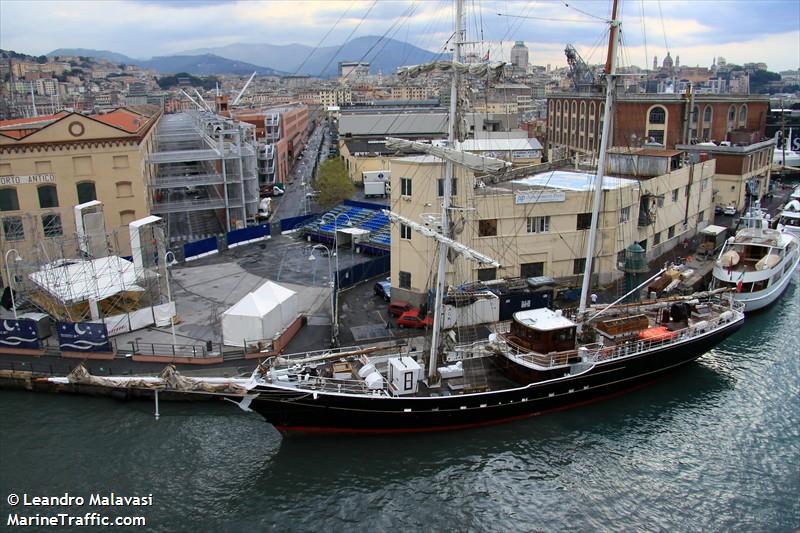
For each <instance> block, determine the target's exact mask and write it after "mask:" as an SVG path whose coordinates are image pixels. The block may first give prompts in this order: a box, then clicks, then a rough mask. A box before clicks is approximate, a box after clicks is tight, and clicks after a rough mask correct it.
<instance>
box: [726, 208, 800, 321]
mask: <svg viewBox="0 0 800 533" xmlns="http://www.w3.org/2000/svg"><path fill="white" fill-rule="evenodd" d="M769 223H770V220H769V218H768V217H767V216H766V215H765V213H764V212H763V211H762V209H761V206H760V204H759V202H754V203H753V205H752V206H751V208H750V209H749V210H748V211H747V213H746V214H745V216H744V217H742V219H741V224H742V229H740V230H739V231H737V232H736V235H735V236H734V237H731V238H729V239H728V240H727V241H726V243H725V244H724V245H723V247H722V249H721V250H720V255H719V258H718V259H717V262H716V264H715V265H714V270H713V272H712V275H713V276H714V279H713V281H712V287H728V288H732V289H735V290H736V293H735V294H734V296H733V298H734V299H735V300H736V301H738V302H741V303H743V304H744V306H745V311H746V312H750V311H756V310H758V309H763V308H765V307H767V306H768V305H770V304H771V303H773V302H775V300H777V299H778V297H780V295H781V294H783V292H784V291H785V290H786V287H788V286H789V282H790V281H791V279H792V274H793V273H794V271H795V270H796V269H797V265H798V264H799V263H800V238H799V237H798V236H797V235H793V234H792V233H791V232H790V231H788V230H787V229H786V228H785V227H784V226H781V228H780V229H771V228H770V227H769Z"/></svg>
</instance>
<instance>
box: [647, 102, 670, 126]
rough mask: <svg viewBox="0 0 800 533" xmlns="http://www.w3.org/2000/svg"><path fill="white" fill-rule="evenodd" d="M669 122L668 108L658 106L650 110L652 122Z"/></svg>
mask: <svg viewBox="0 0 800 533" xmlns="http://www.w3.org/2000/svg"><path fill="white" fill-rule="evenodd" d="M666 122H667V110H666V109H664V108H663V107H661V106H656V107H654V108H653V109H651V110H650V124H665V123H666Z"/></svg>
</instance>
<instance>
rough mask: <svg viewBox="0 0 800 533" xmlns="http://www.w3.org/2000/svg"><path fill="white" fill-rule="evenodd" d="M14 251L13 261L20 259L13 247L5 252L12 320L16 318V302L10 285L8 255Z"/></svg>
mask: <svg viewBox="0 0 800 533" xmlns="http://www.w3.org/2000/svg"><path fill="white" fill-rule="evenodd" d="M11 252H14V255H16V256H17V257H16V258H15V259H14V260H15V261H22V257H20V255H19V252H18V251H17V250H16V249H15V248H11V249H10V250H9V251H7V252H6V256H5V257H6V280H7V281H8V292H9V293H11V308H12V309H13V310H14V320H17V304H16V303H15V302H14V287H12V279H11V268H10V267H9V263H8V256H9V254H11Z"/></svg>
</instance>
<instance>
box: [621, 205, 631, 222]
mask: <svg viewBox="0 0 800 533" xmlns="http://www.w3.org/2000/svg"><path fill="white" fill-rule="evenodd" d="M630 219H631V206H628V207H623V208H622V209H620V210H619V223H620V224H624V223H626V222H627V221H629V220H630Z"/></svg>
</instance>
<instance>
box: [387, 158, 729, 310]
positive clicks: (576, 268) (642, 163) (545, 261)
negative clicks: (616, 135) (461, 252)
mask: <svg viewBox="0 0 800 533" xmlns="http://www.w3.org/2000/svg"><path fill="white" fill-rule="evenodd" d="M390 162H391V171H392V196H391V209H392V210H393V211H395V212H397V213H399V214H400V215H403V216H405V217H407V218H409V219H411V220H413V221H415V222H419V223H428V224H429V225H433V226H435V224H436V222H435V218H436V216H437V215H438V213H439V211H440V205H441V190H442V188H443V180H442V177H443V176H444V163H443V162H442V161H441V160H440V159H438V158H435V157H432V156H412V157H404V158H393V159H391V161H390ZM630 165H632V166H636V167H637V168H640V169H642V171H640V172H638V175H633V174H631V173H630V172H626V170H627V166H630ZM615 166H616V170H617V171H618V172H617V173H616V174H618V175H624V176H625V177H609V178H606V179H605V181H604V187H603V188H604V193H603V196H602V203H601V212H600V221H599V226H598V227H599V230H598V240H597V246H596V257H595V262H594V265H595V266H594V268H593V271H594V272H596V273H598V274H599V275H598V277H597V279H598V280H599V281H600V282H601V283H605V282H608V281H611V280H612V279H615V278H618V277H620V276H621V275H622V271H621V270H620V268H621V264H620V263H621V261H622V260H623V257H624V250H625V248H627V247H628V246H629V245H631V244H633V243H634V242H638V243H640V244H641V245H642V246H643V247H644V248H645V250H646V251H647V256H648V259H651V258H653V257H655V256H657V255H660V254H661V253H663V252H665V251H667V250H669V249H670V248H672V247H674V246H675V245H676V244H678V243H680V242H682V241H683V240H685V239H687V238H689V237H691V236H693V235H694V234H695V233H696V231H697V230H698V229H702V228H703V227H705V226H706V225H708V223H709V220H710V217H711V216H712V214H713V213H712V209H713V208H712V203H711V195H712V190H711V176H712V175H713V174H714V162H713V161H708V162H704V163H701V164H697V165H686V166H681V153H680V152H675V151H653V150H649V151H645V152H642V151H640V150H634V151H632V152H628V153H624V154H617V155H616V156H615V155H612V156H611V161H610V165H609V168H610V169H614V167H615ZM593 179H594V176H593V175H590V174H586V173H582V172H571V171H554V172H548V173H544V174H538V175H535V176H531V177H527V178H522V179H515V180H513V181H507V182H502V183H497V184H491V183H488V182H484V181H483V180H480V179H478V180H476V179H475V178H474V177H473V176H472V175H471V174H469V173H467V172H465V171H457V178H456V183H455V194H454V195H453V200H452V204H453V206H455V208H454V209H453V217H452V218H453V220H452V225H453V228H454V231H455V235H454V236H453V238H455V239H456V240H458V241H459V242H462V243H464V244H466V245H467V246H470V247H471V248H474V249H476V250H477V251H479V252H481V253H483V254H486V255H488V256H489V257H492V258H494V259H495V260H497V261H499V262H500V263H501V265H502V266H501V267H500V268H498V269H494V268H479V265H477V264H474V263H469V264H465V262H464V261H460V260H459V261H455V262H453V263H448V267H447V277H448V279H447V282H448V284H453V285H458V284H461V283H464V282H469V281H476V280H483V281H487V280H492V279H497V278H509V277H516V276H523V277H531V276H542V275H544V276H551V277H554V278H558V279H561V280H562V281H564V282H566V283H572V284H575V285H577V284H578V283H579V279H580V276H581V274H582V273H583V268H584V265H585V255H584V250H585V249H586V239H587V238H588V233H589V231H588V228H589V225H590V222H591V213H590V211H591V205H592V196H593V187H592V185H591V183H592V181H593ZM435 257H436V246H435V243H434V241H433V240H431V239H428V238H426V237H424V236H422V235H420V234H418V233H415V232H414V231H412V230H411V229H410V228H409V227H406V226H404V225H401V224H393V225H392V239H391V258H392V259H391V283H392V295H393V297H395V298H397V299H400V300H409V301H411V302H414V303H420V302H422V301H423V300H424V297H425V294H426V293H427V290H428V289H429V288H431V287H432V286H433V283H434V281H435V280H434V271H435V263H436V260H435Z"/></svg>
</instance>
